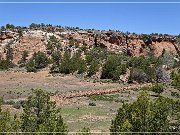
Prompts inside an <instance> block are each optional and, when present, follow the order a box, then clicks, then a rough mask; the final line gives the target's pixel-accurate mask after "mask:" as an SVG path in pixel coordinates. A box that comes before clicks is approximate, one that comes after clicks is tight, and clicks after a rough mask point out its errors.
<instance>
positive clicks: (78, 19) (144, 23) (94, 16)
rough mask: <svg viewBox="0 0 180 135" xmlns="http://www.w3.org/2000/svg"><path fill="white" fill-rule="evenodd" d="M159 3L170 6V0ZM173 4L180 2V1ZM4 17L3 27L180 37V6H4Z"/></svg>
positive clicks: (0, 6)
mask: <svg viewBox="0 0 180 135" xmlns="http://www.w3.org/2000/svg"><path fill="white" fill-rule="evenodd" d="M2 1H3V0H0V2H2ZM4 1H6V2H7V0H4ZM9 1H23V0H9ZM29 1H37V0H29ZM38 1H51V0H38ZM53 1H58V0H53ZM59 1H60V0H59ZM64 1H65V0H64ZM68 1H75V0H68ZM76 1H85V2H87V1H95V0H76ZM98 1H108V0H98ZM109 1H110V0H109ZM113 1H120V0H113ZM129 1H133V2H134V1H135V0H129ZM136 1H137V0H136ZM138 1H143V0H138ZM144 1H145V0H144ZM151 1H155V0H151ZM158 1H159V2H162V1H164V2H168V0H158ZM169 1H170V0H169ZM173 1H175V2H180V0H179V1H178V0H173ZM0 13H1V16H0V25H1V26H2V25H5V24H7V23H11V24H14V25H21V26H27V25H29V24H31V23H45V24H54V25H62V26H74V27H76V26H77V27H80V28H94V29H101V30H102V29H105V30H108V29H114V30H120V31H124V32H126V31H129V32H136V33H152V32H153V33H164V34H165V33H167V34H172V35H176V34H180V17H179V16H180V15H179V13H180V4H0Z"/></svg>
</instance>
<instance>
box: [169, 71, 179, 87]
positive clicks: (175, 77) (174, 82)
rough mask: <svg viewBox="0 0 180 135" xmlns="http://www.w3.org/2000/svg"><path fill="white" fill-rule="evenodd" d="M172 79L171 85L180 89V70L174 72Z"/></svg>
mask: <svg viewBox="0 0 180 135" xmlns="http://www.w3.org/2000/svg"><path fill="white" fill-rule="evenodd" d="M171 79H172V82H171V85H172V86H174V87H175V88H176V89H178V90H180V70H179V71H178V72H172V73H171Z"/></svg>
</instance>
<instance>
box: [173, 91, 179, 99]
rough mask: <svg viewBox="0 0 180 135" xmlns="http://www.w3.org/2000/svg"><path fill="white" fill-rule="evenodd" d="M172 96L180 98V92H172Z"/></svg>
mask: <svg viewBox="0 0 180 135" xmlns="http://www.w3.org/2000/svg"><path fill="white" fill-rule="evenodd" d="M171 96H173V97H175V98H180V94H179V93H177V92H171Z"/></svg>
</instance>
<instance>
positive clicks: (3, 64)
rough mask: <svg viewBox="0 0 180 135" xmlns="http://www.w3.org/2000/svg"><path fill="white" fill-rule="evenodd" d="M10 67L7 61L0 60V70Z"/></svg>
mask: <svg viewBox="0 0 180 135" xmlns="http://www.w3.org/2000/svg"><path fill="white" fill-rule="evenodd" d="M9 67H10V61H9V60H0V70H6V69H8V68H9Z"/></svg>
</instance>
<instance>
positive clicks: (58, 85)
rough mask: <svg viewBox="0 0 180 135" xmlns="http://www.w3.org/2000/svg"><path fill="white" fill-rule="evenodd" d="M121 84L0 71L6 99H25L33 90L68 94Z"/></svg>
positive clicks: (0, 85)
mask: <svg viewBox="0 0 180 135" xmlns="http://www.w3.org/2000/svg"><path fill="white" fill-rule="evenodd" d="M118 86H120V84H113V83H111V84H108V83H93V82H87V81H86V80H82V79H79V78H77V77H75V76H74V75H66V76H63V75H62V74H57V75H56V76H53V75H52V74H49V72H48V71H39V72H37V73H27V72H23V71H0V96H3V97H4V99H17V98H18V99H19V98H24V97H26V96H27V95H29V93H30V92H31V90H32V89H43V90H46V91H48V92H57V91H58V92H67V91H74V90H80V91H84V90H92V89H101V88H114V87H118Z"/></svg>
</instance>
